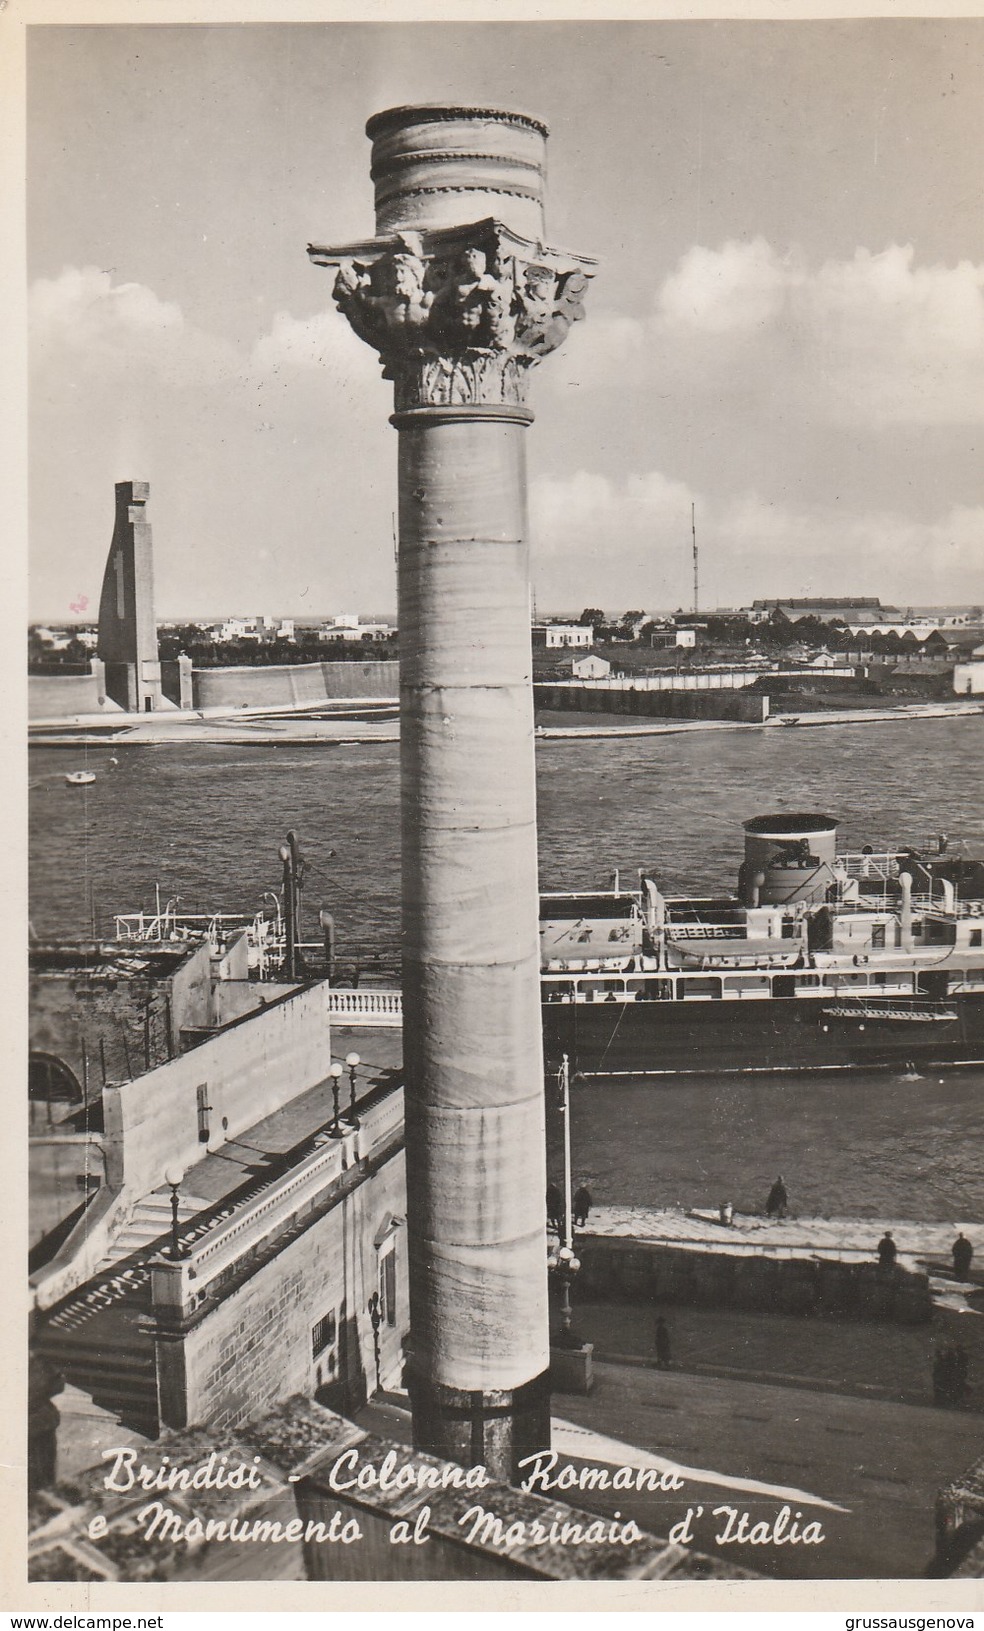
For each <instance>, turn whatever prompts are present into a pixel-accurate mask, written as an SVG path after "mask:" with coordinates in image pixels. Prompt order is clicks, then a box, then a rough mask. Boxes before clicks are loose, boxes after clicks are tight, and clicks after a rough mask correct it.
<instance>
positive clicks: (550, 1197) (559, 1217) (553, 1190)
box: [547, 1184, 564, 1234]
mask: <svg viewBox="0 0 984 1631" xmlns="http://www.w3.org/2000/svg"><path fill="white" fill-rule="evenodd" d="M563 1215H564V1199H563V1196H562V1195H561V1193H560V1190H559V1189H558V1188H557V1185H556V1184H548V1185H547V1222H548V1224H549V1225H550V1227H551V1229H556V1231H557V1233H558V1234H560V1230H561V1223H562V1221H563Z"/></svg>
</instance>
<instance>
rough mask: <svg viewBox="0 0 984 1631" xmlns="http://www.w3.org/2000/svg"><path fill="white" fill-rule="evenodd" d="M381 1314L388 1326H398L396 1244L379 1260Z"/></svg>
mask: <svg viewBox="0 0 984 1631" xmlns="http://www.w3.org/2000/svg"><path fill="white" fill-rule="evenodd" d="M379 1312H380V1314H381V1315H382V1316H383V1319H384V1320H385V1322H386V1324H387V1325H395V1324H396V1243H395V1241H394V1243H393V1244H392V1245H391V1246H390V1248H389V1250H388V1251H385V1252H383V1253H382V1255H381V1257H380V1259H379Z"/></svg>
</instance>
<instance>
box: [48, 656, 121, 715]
mask: <svg viewBox="0 0 984 1631" xmlns="http://www.w3.org/2000/svg"><path fill="white" fill-rule="evenodd" d="M122 713H123V709H122V708H121V707H120V706H119V704H118V703H116V702H112V701H111V700H110V699H109V697H107V695H106V681H105V674H104V669H103V664H102V663H101V662H99V661H98V659H95V660H94V661H93V664H92V672H91V673H89V674H29V675H28V676H27V717H28V719H74V718H75V717H76V715H77V714H116V715H119V714H122Z"/></svg>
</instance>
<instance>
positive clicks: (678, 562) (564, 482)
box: [531, 470, 984, 610]
mask: <svg viewBox="0 0 984 1631" xmlns="http://www.w3.org/2000/svg"><path fill="white" fill-rule="evenodd" d="M692 500H693V502H694V503H695V507H696V519H697V533H698V539H699V542H700V549H701V581H702V584H703V587H704V594H703V597H702V598H703V600H704V603H705V604H708V605H711V604H720V605H740V604H742V603H744V602H747V601H748V600H749V599H750V598H751V596H752V595H753V594H763V593H769V594H777V595H781V594H787V595H808V594H822V593H832V592H833V590H834V589H835V588H836V589H837V591H838V592H840V593H858V594H879V595H881V596H882V597H883V598H884V599H886V600H896V599H897V600H903V601H916V602H921V603H926V602H932V601H933V600H934V599H936V600H939V601H946V600H949V599H951V598H952V599H957V600H961V599H965V600H970V601H978V600H981V599H982V598H984V506H981V507H974V506H966V505H965V506H954V507H952V508H951V509H950V510H949V511H948V512H947V513H945V514H943V515H941V516H938V517H936V518H934V519H931V520H928V521H918V520H914V519H912V518H910V517H906V516H904V515H901V514H898V513H896V512H892V511H871V512H870V513H867V514H853V515H850V516H844V515H841V514H840V513H839V512H838V510H837V508H836V506H831V505H826V506H816V507H805V506H804V507H800V508H795V507H792V506H782V505H777V504H772V503H770V502H769V501H768V500H767V499H765V498H763V497H762V496H761V495H760V494H759V493H757V492H754V491H749V492H746V493H742V494H740V495H738V496H736V497H734V498H732V499H730V500H725V501H723V502H721V501H719V502H713V501H711V500H709V499H708V498H707V497H706V496H702V495H699V494H691V492H690V491H689V489H688V488H687V487H686V486H685V485H684V484H683V483H682V482H678V481H673V480H670V479H668V478H667V477H665V476H664V475H663V474H662V473H661V472H659V471H655V470H653V471H648V472H645V473H643V474H637V475H633V476H630V477H628V478H627V479H626V480H625V481H623V482H620V483H616V482H612V481H610V480H609V479H608V478H607V477H605V476H603V475H599V474H597V473H596V472H592V471H587V470H578V471H576V472H575V473H574V474H573V475H572V476H570V477H569V478H566V479H558V478H541V479H540V480H538V481H535V482H534V483H533V487H532V492H531V509H532V522H533V527H532V536H533V546H534V548H533V558H534V569H535V576H536V583H537V593H538V596H539V598H540V600H541V603H542V604H545V605H546V604H547V603H549V604H551V605H558V606H566V605H567V603H568V601H569V600H570V598H571V586H572V585H577V590H576V596H577V598H578V599H579V600H581V601H583V602H584V604H589V603H595V604H597V605H600V606H604V607H605V608H606V609H607V610H615V609H620V608H624V607H625V606H628V605H632V606H636V605H645V606H648V607H650V608H657V607H666V606H671V605H677V604H689V603H690V597H691V594H692V588H691V584H692V579H691V569H692V568H691V554H690V544H691V540H690V505H691V501H692ZM937 586H938V587H937Z"/></svg>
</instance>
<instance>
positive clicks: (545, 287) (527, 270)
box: [308, 219, 594, 412]
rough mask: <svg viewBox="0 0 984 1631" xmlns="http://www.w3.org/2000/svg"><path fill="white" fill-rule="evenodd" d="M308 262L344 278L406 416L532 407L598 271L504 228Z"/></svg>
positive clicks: (342, 291)
mask: <svg viewBox="0 0 984 1631" xmlns="http://www.w3.org/2000/svg"><path fill="white" fill-rule="evenodd" d="M308 254H309V255H310V256H311V259H312V260H313V261H314V262H315V264H316V265H318V266H332V267H336V268H337V276H336V278H335V286H334V296H335V303H336V305H337V306H338V309H339V311H341V312H342V313H343V315H344V316H345V317H346V318H347V319H348V321H349V323H350V324H351V326H352V328H353V329H354V330H355V333H356V334H358V335H359V337H360V338H361V339H363V340H365V341H366V343H367V344H368V345H371V346H372V347H373V349H374V350H375V351H376V352H378V354H379V357H380V361H381V362H382V365H383V375H384V377H385V378H386V379H391V380H393V382H394V387H395V402H396V408H397V411H398V412H403V411H406V410H408V409H412V408H415V407H441V406H447V405H454V404H474V405H483V406H494V405H497V404H502V403H506V404H510V405H513V406H517V407H523V406H525V404H526V400H527V382H528V377H529V372H530V369H531V368H533V367H535V366H536V364H537V363H538V362H540V360H541V359H542V358H543V357H545V356H547V355H548V354H549V353H550V352H551V351H554V350H556V348H557V346H559V345H560V344H561V342H562V340H563V339H564V337H565V335H566V334H567V331H568V329H569V328H570V326H571V324H572V323H575V322H577V321H578V320H579V318H581V317H583V315H584V310H583V298H584V293H585V290H586V288H587V280H588V278H589V277H590V276H591V272H592V270H593V265H594V263H593V262H592V261H589V260H586V259H585V258H584V257H581V256H572V255H567V254H564V253H562V252H560V251H558V250H552V249H544V248H543V247H542V246H541V245H539V244H536V243H532V242H530V241H528V240H526V239H523V238H520V237H518V236H517V235H516V234H515V233H513V232H511V231H510V230H509V228H507V227H504V226H503V225H502V224H501V222H498V221H495V220H492V219H489V220H485V221H478V222H475V223H474V224H473V225H471V226H466V227H454V228H450V229H448V228H444V229H440V230H433V231H429V232H402V233H397V234H394V235H393V236H392V237H384V238H374V239H371V240H369V241H367V242H365V243H361V244H350V245H343V246H341V247H339V248H336V249H327V248H320V247H318V246H316V245H311V246H309V248H308Z"/></svg>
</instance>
